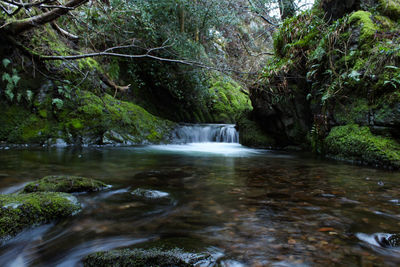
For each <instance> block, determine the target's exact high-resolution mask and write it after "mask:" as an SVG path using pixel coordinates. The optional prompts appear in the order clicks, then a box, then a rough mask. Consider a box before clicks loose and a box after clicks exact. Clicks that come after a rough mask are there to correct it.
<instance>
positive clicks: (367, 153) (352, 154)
mask: <svg viewBox="0 0 400 267" xmlns="http://www.w3.org/2000/svg"><path fill="white" fill-rule="evenodd" d="M324 145H325V149H326V153H327V154H328V156H330V157H333V158H336V159H339V160H346V161H356V162H357V161H359V162H361V163H363V164H368V165H372V166H377V167H383V168H391V169H399V168H400V144H399V143H398V142H396V141H395V140H393V139H392V138H389V137H382V136H377V135H374V134H372V133H371V131H370V129H369V127H366V126H364V127H360V126H358V125H357V124H350V125H345V126H337V127H334V128H333V129H332V130H331V131H330V133H329V135H328V137H327V138H326V139H325V143H324Z"/></svg>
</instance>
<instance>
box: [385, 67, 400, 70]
mask: <svg viewBox="0 0 400 267" xmlns="http://www.w3.org/2000/svg"><path fill="white" fill-rule="evenodd" d="M385 69H392V70H398V69H400V68H399V67H396V66H385Z"/></svg>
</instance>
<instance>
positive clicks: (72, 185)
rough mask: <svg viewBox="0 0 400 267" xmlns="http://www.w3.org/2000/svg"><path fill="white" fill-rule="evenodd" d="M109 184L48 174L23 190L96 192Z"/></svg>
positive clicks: (27, 191)
mask: <svg viewBox="0 0 400 267" xmlns="http://www.w3.org/2000/svg"><path fill="white" fill-rule="evenodd" d="M106 187H107V185H106V184H105V183H103V182H101V181H98V180H94V179H91V178H85V177H80V176H69V175H53V176H46V177H44V178H42V179H40V180H37V181H34V182H30V183H28V184H27V185H26V186H25V187H24V190H23V192H24V193H30V192H65V193H75V192H95V191H100V190H102V189H104V188H106Z"/></svg>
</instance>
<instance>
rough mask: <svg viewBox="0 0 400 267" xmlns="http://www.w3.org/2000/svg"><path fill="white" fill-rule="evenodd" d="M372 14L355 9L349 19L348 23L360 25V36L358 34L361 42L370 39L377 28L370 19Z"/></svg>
mask: <svg viewBox="0 0 400 267" xmlns="http://www.w3.org/2000/svg"><path fill="white" fill-rule="evenodd" d="M371 17H372V14H371V12H368V11H363V10H360V11H357V12H354V13H353V14H352V15H351V16H350V19H349V23H350V24H351V23H355V24H357V25H360V26H361V36H360V41H361V42H367V41H369V40H371V39H372V38H373V36H374V34H375V33H376V31H377V30H378V28H377V26H376V25H375V23H374V22H373V21H372V19H371Z"/></svg>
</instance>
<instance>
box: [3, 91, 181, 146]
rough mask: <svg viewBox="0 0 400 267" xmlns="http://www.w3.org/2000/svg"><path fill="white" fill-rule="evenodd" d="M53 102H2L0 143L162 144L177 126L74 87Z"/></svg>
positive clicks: (131, 106)
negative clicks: (13, 103) (68, 95)
mask: <svg viewBox="0 0 400 267" xmlns="http://www.w3.org/2000/svg"><path fill="white" fill-rule="evenodd" d="M53 100H54V99H53ZM51 101H52V100H51V99H50V98H49V99H37V100H36V101H34V103H35V104H34V106H32V107H30V108H27V107H24V106H22V105H9V104H8V103H6V102H1V101H0V109H1V110H2V111H3V115H4V116H1V117H0V125H1V126H2V127H1V129H0V141H3V142H6V143H13V144H40V145H42V144H48V145H52V144H54V143H55V142H56V141H57V142H58V140H63V142H64V143H66V144H73V145H107V144H125V145H132V144H142V143H160V142H168V138H169V133H170V131H171V128H172V127H174V125H175V124H174V123H172V122H170V121H167V120H163V119H161V118H158V117H156V116H153V115H152V114H150V113H148V112H147V111H146V110H144V109H143V108H141V107H140V106H137V105H135V104H133V103H130V102H126V101H122V100H118V99H116V98H114V97H112V96H111V95H109V94H106V93H103V94H95V93H94V92H89V91H80V90H77V91H76V92H74V94H73V96H71V97H70V99H69V100H65V101H63V102H62V104H60V105H58V106H57V105H56V104H54V105H52V104H51ZM49 102H50V104H49Z"/></svg>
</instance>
